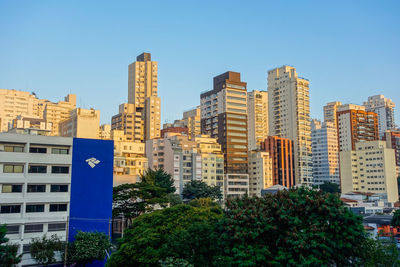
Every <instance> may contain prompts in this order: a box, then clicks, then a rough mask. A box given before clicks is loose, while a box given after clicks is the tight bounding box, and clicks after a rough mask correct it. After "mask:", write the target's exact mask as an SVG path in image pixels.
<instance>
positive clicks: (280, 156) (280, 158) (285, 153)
mask: <svg viewBox="0 0 400 267" xmlns="http://www.w3.org/2000/svg"><path fill="white" fill-rule="evenodd" d="M261 149H262V150H264V151H266V152H268V153H269V156H270V157H271V159H272V179H273V184H274V185H276V184H280V185H282V186H285V187H292V186H294V185H295V183H296V179H295V164H294V151H293V141H292V140H290V139H288V138H282V137H278V136H268V137H267V138H266V139H265V141H264V142H262V143H261Z"/></svg>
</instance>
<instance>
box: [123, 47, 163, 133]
mask: <svg viewBox="0 0 400 267" xmlns="http://www.w3.org/2000/svg"><path fill="white" fill-rule="evenodd" d="M157 71H158V70H157V62H156V61H151V54H150V53H143V54H141V55H139V56H137V58H136V61H135V62H133V63H132V64H130V65H129V74H128V103H130V104H134V105H135V113H136V114H139V113H140V115H141V125H142V127H143V129H144V138H143V139H144V140H148V139H153V138H157V137H160V121H161V119H160V109H161V101H160V98H159V97H158V96H157Z"/></svg>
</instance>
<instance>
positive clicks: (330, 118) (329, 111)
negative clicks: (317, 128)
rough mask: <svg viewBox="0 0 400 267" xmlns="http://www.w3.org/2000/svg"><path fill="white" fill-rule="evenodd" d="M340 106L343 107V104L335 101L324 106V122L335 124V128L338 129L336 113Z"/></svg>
mask: <svg viewBox="0 0 400 267" xmlns="http://www.w3.org/2000/svg"><path fill="white" fill-rule="evenodd" d="M340 105H342V102H339V101H335V102H329V103H328V104H326V105H325V106H324V121H325V122H331V123H333V125H334V127H337V124H336V112H337V109H338V107H339V106H340Z"/></svg>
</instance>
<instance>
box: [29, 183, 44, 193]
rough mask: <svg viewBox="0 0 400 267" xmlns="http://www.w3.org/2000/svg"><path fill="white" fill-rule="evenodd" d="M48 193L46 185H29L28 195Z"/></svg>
mask: <svg viewBox="0 0 400 267" xmlns="http://www.w3.org/2000/svg"><path fill="white" fill-rule="evenodd" d="M42 192H46V185H45V184H28V193H42Z"/></svg>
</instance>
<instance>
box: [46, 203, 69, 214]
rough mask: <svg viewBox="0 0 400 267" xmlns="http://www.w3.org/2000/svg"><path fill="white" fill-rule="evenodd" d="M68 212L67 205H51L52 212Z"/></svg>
mask: <svg viewBox="0 0 400 267" xmlns="http://www.w3.org/2000/svg"><path fill="white" fill-rule="evenodd" d="M57 211H67V204H50V212H57Z"/></svg>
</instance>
